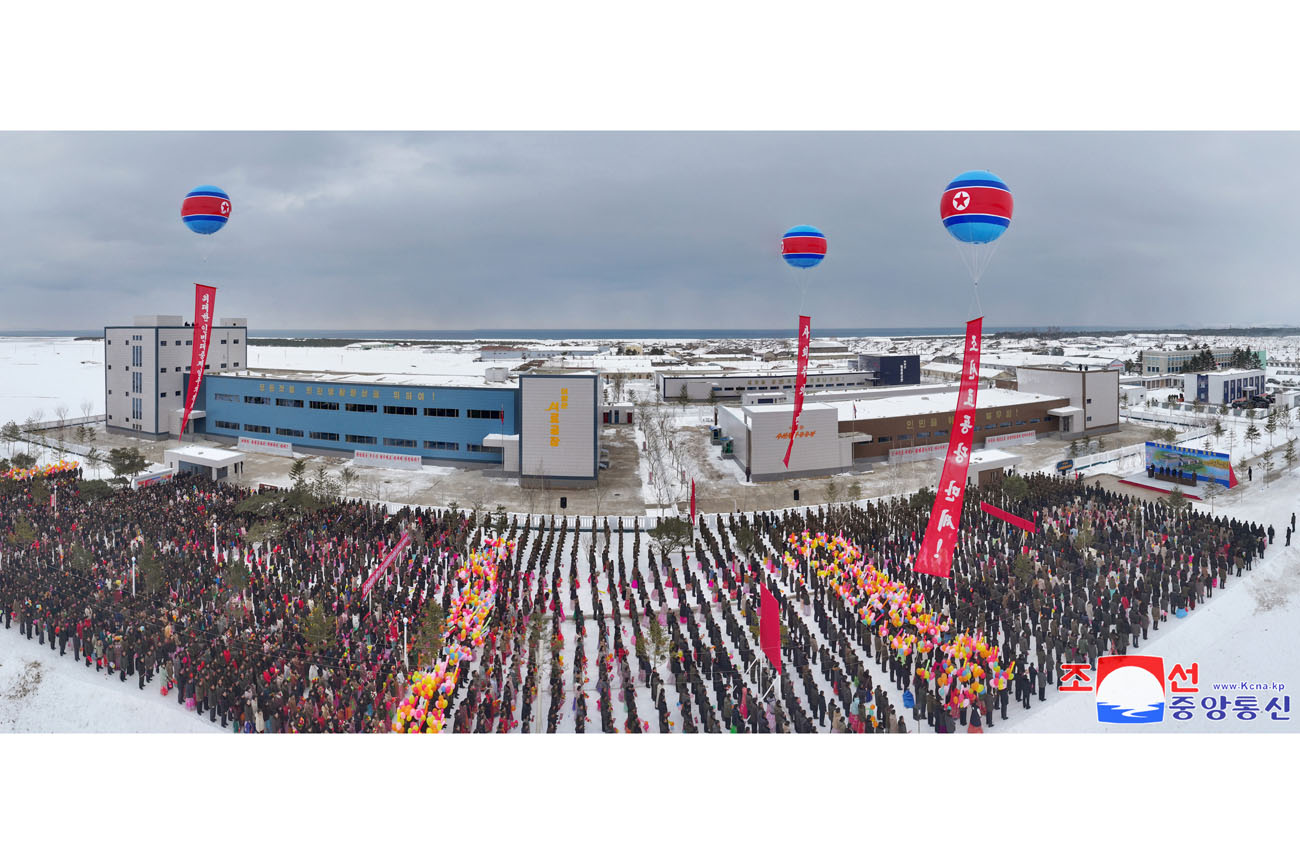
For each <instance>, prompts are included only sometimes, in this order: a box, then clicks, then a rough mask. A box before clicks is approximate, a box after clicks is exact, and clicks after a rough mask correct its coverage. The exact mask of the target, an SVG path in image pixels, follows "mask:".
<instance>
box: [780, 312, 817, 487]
mask: <svg viewBox="0 0 1300 866" xmlns="http://www.w3.org/2000/svg"><path fill="white" fill-rule="evenodd" d="M811 336H812V319H811V318H810V317H808V316H800V317H799V366H798V367H796V368H795V374H794V417H793V418H792V419H791V420H790V442H789V443H788V444H787V445H786V446H785V460H784V461H782V462H783V463H785V468H786V469H789V468H790V452H791V451H792V450H793V449H794V438H795V434H796V433H798V432H799V413H800V412H802V411H803V389H804V385H805V384H806V383H807V381H808V340H809V338H810V337H811Z"/></svg>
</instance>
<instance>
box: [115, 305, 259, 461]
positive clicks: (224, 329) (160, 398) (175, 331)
mask: <svg viewBox="0 0 1300 866" xmlns="http://www.w3.org/2000/svg"><path fill="white" fill-rule="evenodd" d="M193 340H194V326H193V324H192V323H191V324H190V325H189V326H186V325H185V320H184V318H183V317H182V316H136V317H135V324H134V325H132V326H130V327H125V326H109V327H105V328H104V412H105V415H106V416H107V417H106V418H105V421H104V424H105V426H106V427H107V428H108V429H110V430H116V431H120V432H123V433H129V434H134V435H136V436H146V437H150V438H154V439H164V438H167V437H169V436H176V435H178V434H179V433H180V432H181V429H180V425H181V419H182V416H183V415H184V412H185V381H184V378H185V373H187V372H189V370H190V364H191V361H192V360H193V352H194V346H193ZM247 367H248V320H247V319H220V320H218V324H217V325H214V326H213V328H212V336H211V341H210V343H209V345H208V359H207V365H206V367H205V369H206V370H208V371H209V372H217V371H221V370H226V371H234V370H243V369H246V368H247ZM190 417H191V422H190V423H191V428H192V426H193V419H194V418H198V417H203V412H202V410H201V409H200V408H198V407H196V408H195V414H193V415H191V416H190Z"/></svg>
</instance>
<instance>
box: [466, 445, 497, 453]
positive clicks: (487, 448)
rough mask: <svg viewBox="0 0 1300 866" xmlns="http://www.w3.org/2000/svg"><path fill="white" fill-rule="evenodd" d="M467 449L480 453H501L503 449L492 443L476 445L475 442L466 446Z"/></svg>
mask: <svg viewBox="0 0 1300 866" xmlns="http://www.w3.org/2000/svg"><path fill="white" fill-rule="evenodd" d="M465 450H466V451H473V452H475V453H478V454H500V453H501V449H500V448H496V447H494V446H492V445H474V444H473V443H471V444H469V445H466V446H465Z"/></svg>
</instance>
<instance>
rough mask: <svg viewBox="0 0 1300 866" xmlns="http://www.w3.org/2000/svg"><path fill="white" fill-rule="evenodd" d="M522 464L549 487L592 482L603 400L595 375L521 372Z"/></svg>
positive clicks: (527, 473) (528, 475)
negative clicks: (554, 374)
mask: <svg viewBox="0 0 1300 866" xmlns="http://www.w3.org/2000/svg"><path fill="white" fill-rule="evenodd" d="M519 388H520V395H519V406H520V410H519V411H520V419H519V427H520V434H519V467H520V476H521V478H522V479H534V480H536V481H537V482H539V483H542V484H544V485H546V486H552V485H554V486H563V485H564V484H565V483H566V482H594V481H595V479H596V472H597V467H596V454H597V441H598V437H599V434H600V415H599V411H600V404H599V397H598V394H599V389H598V382H597V377H596V376H594V375H591V376H563V375H556V376H551V375H529V376H520V377H519Z"/></svg>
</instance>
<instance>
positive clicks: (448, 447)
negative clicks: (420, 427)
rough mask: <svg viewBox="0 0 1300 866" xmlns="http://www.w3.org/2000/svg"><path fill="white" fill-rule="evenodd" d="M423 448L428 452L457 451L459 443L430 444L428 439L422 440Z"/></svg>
mask: <svg viewBox="0 0 1300 866" xmlns="http://www.w3.org/2000/svg"><path fill="white" fill-rule="evenodd" d="M424 447H425V448H426V449H428V450H429V451H459V450H460V443H459V442H430V441H429V440H428V439H426V440H424Z"/></svg>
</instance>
